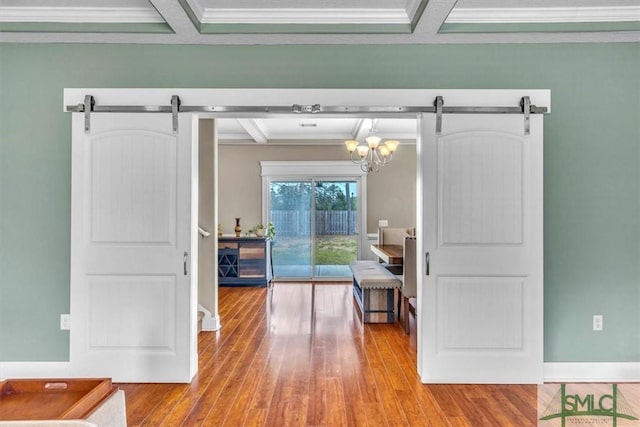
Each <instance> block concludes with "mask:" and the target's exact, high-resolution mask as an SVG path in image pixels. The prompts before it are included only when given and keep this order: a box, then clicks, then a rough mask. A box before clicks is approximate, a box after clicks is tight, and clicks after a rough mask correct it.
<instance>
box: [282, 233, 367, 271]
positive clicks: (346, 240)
mask: <svg viewBox="0 0 640 427" xmlns="http://www.w3.org/2000/svg"><path fill="white" fill-rule="evenodd" d="M309 245H310V243H309V239H308V238H305V237H300V238H293V237H289V238H286V239H277V240H276V241H275V244H274V247H273V261H274V263H276V264H288V265H311V260H310V259H309V257H310V251H309V249H310V248H309ZM357 251H358V244H357V236H354V235H352V236H316V247H315V253H316V260H315V265H347V264H349V263H350V262H352V261H355V260H356V257H357Z"/></svg>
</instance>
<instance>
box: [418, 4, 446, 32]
mask: <svg viewBox="0 0 640 427" xmlns="http://www.w3.org/2000/svg"><path fill="white" fill-rule="evenodd" d="M456 1H457V0H429V1H428V3H427V6H426V7H425V9H424V11H423V12H422V16H421V17H420V21H418V23H417V24H416V27H415V29H414V31H413V32H414V34H438V31H439V30H440V27H441V26H442V24H443V23H444V21H445V20H446V19H447V16H449V13H451V10H452V9H453V7H454V6H455V5H456Z"/></svg>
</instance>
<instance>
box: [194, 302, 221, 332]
mask: <svg viewBox="0 0 640 427" xmlns="http://www.w3.org/2000/svg"><path fill="white" fill-rule="evenodd" d="M198 311H201V312H203V313H204V317H203V318H202V325H201V330H203V331H207V332H213V331H218V330H220V328H221V327H222V325H221V324H220V316H213V315H212V314H211V312H210V311H209V310H207V309H206V308H204V307H203V306H202V304H198Z"/></svg>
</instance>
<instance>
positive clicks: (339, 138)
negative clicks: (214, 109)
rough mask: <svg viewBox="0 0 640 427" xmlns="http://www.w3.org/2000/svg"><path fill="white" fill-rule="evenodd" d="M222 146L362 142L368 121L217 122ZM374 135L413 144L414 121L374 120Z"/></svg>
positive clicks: (336, 119) (321, 119)
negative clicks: (353, 140)
mask: <svg viewBox="0 0 640 427" xmlns="http://www.w3.org/2000/svg"><path fill="white" fill-rule="evenodd" d="M217 123H218V140H219V141H220V142H221V143H222V144H243V143H244V144H256V143H258V144H271V145H288V144H307V145H308V144H317V145H324V144H329V145H335V144H340V145H342V144H343V143H344V141H345V140H347V139H356V140H359V141H361V142H362V141H364V138H365V137H367V136H368V135H369V131H370V129H371V119H361V118H352V117H350V118H326V117H322V118H321V117H313V116H310V117H300V116H295V117H281V118H277V119H273V118H269V119H218V120H217ZM376 131H377V132H376V134H377V135H378V136H380V137H381V138H383V139H385V140H386V139H398V140H402V141H403V142H404V143H406V142H413V141H414V140H415V138H416V133H417V122H416V120H415V119H398V118H377V119H376Z"/></svg>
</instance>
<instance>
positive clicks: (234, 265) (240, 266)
mask: <svg viewBox="0 0 640 427" xmlns="http://www.w3.org/2000/svg"><path fill="white" fill-rule="evenodd" d="M270 281H271V241H270V240H269V239H267V238H264V237H218V285H219V286H262V287H264V286H267V285H268V283H269V282H270Z"/></svg>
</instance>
